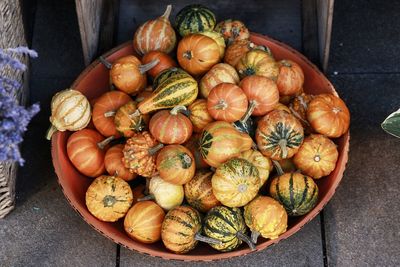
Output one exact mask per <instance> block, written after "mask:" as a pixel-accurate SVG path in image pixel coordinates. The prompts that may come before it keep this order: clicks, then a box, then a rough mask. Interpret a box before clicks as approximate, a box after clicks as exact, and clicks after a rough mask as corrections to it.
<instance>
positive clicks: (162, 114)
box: [149, 106, 193, 144]
mask: <svg viewBox="0 0 400 267" xmlns="http://www.w3.org/2000/svg"><path fill="white" fill-rule="evenodd" d="M184 110H186V108H185V107H184V106H176V107H174V108H173V109H172V110H161V111H158V112H157V113H156V114H154V115H153V117H151V119H150V123H149V129H150V133H151V134H152V135H153V136H154V137H155V138H156V139H157V140H158V141H160V142H161V143H163V144H183V143H185V142H186V141H187V140H189V138H190V136H192V132H193V126H192V123H191V122H190V120H189V119H188V117H186V116H185V115H183V114H181V113H180V112H181V111H184Z"/></svg>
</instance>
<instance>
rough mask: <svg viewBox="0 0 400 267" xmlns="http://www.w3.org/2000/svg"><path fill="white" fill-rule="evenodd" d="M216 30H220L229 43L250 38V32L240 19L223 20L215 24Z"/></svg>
mask: <svg viewBox="0 0 400 267" xmlns="http://www.w3.org/2000/svg"><path fill="white" fill-rule="evenodd" d="M215 31H217V32H220V33H221V34H222V36H223V37H224V39H225V42H226V43H227V44H231V43H233V42H234V41H235V40H244V39H249V38H250V32H249V30H248V29H247V28H246V26H245V25H244V23H243V22H241V21H239V20H231V19H227V20H224V21H221V22H220V23H218V24H217V25H216V26H215Z"/></svg>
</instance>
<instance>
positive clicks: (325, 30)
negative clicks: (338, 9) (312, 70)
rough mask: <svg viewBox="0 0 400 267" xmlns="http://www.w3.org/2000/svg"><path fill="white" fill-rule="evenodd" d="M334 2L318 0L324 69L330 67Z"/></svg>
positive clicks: (320, 45) (321, 56)
mask: <svg viewBox="0 0 400 267" xmlns="http://www.w3.org/2000/svg"><path fill="white" fill-rule="evenodd" d="M334 2H335V1H334V0H317V16H318V38H319V51H320V53H319V54H320V55H319V56H320V62H321V66H322V70H323V71H326V70H327V68H328V61H329V49H330V43H331V32H332V18H333V6H334Z"/></svg>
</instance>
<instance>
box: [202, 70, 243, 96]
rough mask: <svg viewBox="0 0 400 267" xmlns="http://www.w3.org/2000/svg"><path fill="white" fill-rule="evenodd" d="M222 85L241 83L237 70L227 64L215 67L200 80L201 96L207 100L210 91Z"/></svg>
mask: <svg viewBox="0 0 400 267" xmlns="http://www.w3.org/2000/svg"><path fill="white" fill-rule="evenodd" d="M221 83H233V84H238V83H239V75H238V74H237V72H236V70H235V68H233V67H232V66H230V65H228V64H225V63H218V64H216V65H214V66H213V67H212V68H211V69H210V70H209V71H208V72H207V73H206V74H205V75H204V76H203V78H201V80H200V83H199V87H200V93H201V95H202V96H203V97H204V98H207V97H208V95H209V94H210V91H211V90H212V89H213V88H214V87H215V86H217V85H218V84H221Z"/></svg>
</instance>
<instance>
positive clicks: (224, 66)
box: [48, 5, 350, 253]
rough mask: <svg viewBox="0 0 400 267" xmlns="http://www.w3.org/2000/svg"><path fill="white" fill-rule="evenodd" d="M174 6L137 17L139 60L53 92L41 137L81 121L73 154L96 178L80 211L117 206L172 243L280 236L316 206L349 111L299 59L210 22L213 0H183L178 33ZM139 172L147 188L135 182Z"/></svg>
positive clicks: (111, 213)
mask: <svg viewBox="0 0 400 267" xmlns="http://www.w3.org/2000/svg"><path fill="white" fill-rule="evenodd" d="M170 12H171V6H168V8H167V10H166V11H165V13H164V14H163V15H162V16H161V17H159V18H156V19H154V20H149V21H147V22H145V23H144V24H143V25H141V26H140V27H139V28H138V29H137V31H136V33H135V35H134V39H133V46H134V49H135V51H136V52H137V54H138V55H140V56H142V57H141V58H139V57H138V56H135V55H129V56H124V57H122V58H120V59H118V60H116V61H115V62H113V63H110V62H107V61H106V59H104V58H102V59H101V60H102V61H103V63H104V65H105V67H107V68H109V75H110V84H111V88H110V91H108V92H106V93H104V94H103V95H102V96H100V97H99V98H97V99H93V100H91V101H89V100H88V99H86V97H85V96H84V95H82V94H81V93H80V92H78V91H75V90H73V89H68V90H64V91H62V92H60V93H58V94H56V95H55V96H54V98H53V101H52V106H51V110H52V116H51V118H50V121H51V123H52V127H51V128H50V130H49V136H48V137H49V138H50V137H51V134H52V133H53V132H54V131H55V130H59V131H65V130H69V131H75V132H74V133H73V134H72V135H71V136H70V137H69V139H68V142H67V152H68V156H69V159H70V161H71V163H72V164H73V165H74V166H75V168H76V169H77V170H78V171H79V172H81V173H82V174H84V175H85V176H88V177H93V178H95V179H94V180H93V182H92V184H91V185H90V186H89V188H88V189H87V192H86V205H87V208H88V210H89V211H90V213H91V214H92V215H93V216H95V217H96V218H98V219H99V220H102V221H105V222H115V221H117V220H119V219H122V218H124V228H125V231H126V233H127V234H128V235H129V236H130V237H131V238H133V239H135V240H137V241H139V242H143V243H154V242H157V241H159V240H160V239H161V240H162V242H163V243H164V245H165V247H166V248H167V249H169V250H171V251H173V252H175V253H186V252H188V251H190V250H192V249H193V248H195V246H196V244H197V242H198V241H202V242H206V243H208V244H210V246H211V247H213V248H214V249H217V250H219V251H231V250H234V249H235V248H237V247H238V246H239V245H240V244H241V243H242V242H246V243H247V244H248V245H249V246H250V248H251V249H254V248H255V245H256V244H257V237H258V236H259V235H261V236H262V237H263V238H269V239H275V238H277V237H278V236H279V235H281V234H282V233H284V232H285V231H286V228H287V225H288V216H301V215H304V214H306V213H308V212H309V211H310V210H311V209H312V208H313V207H314V206H315V205H316V203H317V201H318V186H317V184H316V183H315V182H314V179H320V178H322V177H324V176H327V175H329V174H330V173H331V172H332V171H333V170H334V169H335V167H336V161H337V159H338V151H337V148H336V145H335V143H334V142H333V141H332V140H331V139H330V138H337V137H340V136H341V135H343V134H344V133H345V132H346V131H347V130H348V128H349V120H350V114H349V111H348V109H347V107H346V105H345V103H344V102H343V101H342V100H341V99H340V98H338V97H337V96H334V95H332V94H321V95H309V94H305V93H304V91H303V83H304V79H305V78H306V79H307V77H304V74H303V71H302V69H301V67H300V66H299V65H298V64H297V63H295V62H293V61H291V60H280V61H276V60H275V58H274V56H273V54H272V52H271V51H270V50H269V48H268V47H265V46H257V45H255V44H253V43H252V42H251V41H250V40H249V37H250V35H249V31H248V29H247V28H246V27H245V25H244V24H243V23H242V22H240V21H237V20H225V21H222V22H220V23H218V24H217V25H216V19H215V15H214V14H213V12H212V11H211V10H209V9H208V8H207V7H204V6H201V5H190V6H187V7H185V8H183V9H182V10H181V11H180V12H179V13H178V14H177V16H176V19H175V29H176V31H177V32H179V35H180V37H181V38H180V40H179V41H178V40H177V37H176V34H175V30H174V28H173V27H172V25H171V23H170V21H169V15H170ZM176 45H177V49H176V50H175V47H176ZM174 51H176V59H177V61H175V59H174V58H173V57H172V56H171V55H169V53H171V52H174ZM222 61H223V62H224V63H221V62H222ZM149 81H151V86H150V85H149V83H148V82H149ZM111 144H113V145H111ZM274 167H275V169H276V172H277V175H276V177H274V178H273V179H272V181H271V179H270V181H268V178H269V176H270V174H271V173H272V172H273V169H274ZM139 177H144V178H145V180H146V186H144V185H143V184H139V185H137V183H136V186H132V183H131V182H130V181H132V180H136V181H138V180H139ZM267 195H269V196H267ZM202 213H203V214H205V217H203V216H201V214H202ZM248 230H250V234H251V236H250V237H249V236H248V233H249V232H248Z"/></svg>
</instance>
